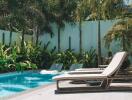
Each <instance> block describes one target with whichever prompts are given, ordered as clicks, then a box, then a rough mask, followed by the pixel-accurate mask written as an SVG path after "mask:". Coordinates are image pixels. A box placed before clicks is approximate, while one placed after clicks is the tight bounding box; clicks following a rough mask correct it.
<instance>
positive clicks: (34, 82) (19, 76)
mask: <svg viewBox="0 0 132 100" xmlns="http://www.w3.org/2000/svg"><path fill="white" fill-rule="evenodd" d="M53 76H55V75H51V74H40V72H39V71H28V72H13V73H7V74H0V97H6V96H10V95H13V94H16V93H19V92H21V91H25V90H28V89H31V88H35V87H38V86H41V85H47V84H50V83H53V80H52V77H53Z"/></svg>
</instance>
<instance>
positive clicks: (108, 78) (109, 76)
mask: <svg viewBox="0 0 132 100" xmlns="http://www.w3.org/2000/svg"><path fill="white" fill-rule="evenodd" d="M126 57H127V53H126V52H118V53H116V54H115V56H114V57H113V59H112V61H111V62H110V64H109V65H108V67H107V68H106V69H105V70H104V71H103V72H102V73H100V74H63V75H59V76H55V77H53V79H54V80H56V84H57V90H56V91H57V92H59V91H61V92H62V91H63V90H64V91H65V90H67V89H68V88H63V87H59V82H60V81H65V80H81V81H87V80H99V81H102V82H101V84H100V89H101V90H108V88H109V85H110V83H111V82H112V80H113V79H114V77H115V75H116V74H117V72H118V71H119V69H120V67H121V65H122V63H123V62H124V60H125V58H126ZM82 88H83V87H82ZM86 88H88V89H86ZM89 88H90V89H89ZM71 89H73V88H71ZM71 89H70V91H71ZM76 89H77V88H75V90H76ZM97 89H98V88H95V90H96V91H97ZM73 90H74V89H73ZM80 90H81V87H80ZM85 90H87V91H94V88H91V87H85Z"/></svg>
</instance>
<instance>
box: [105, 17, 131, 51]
mask: <svg viewBox="0 0 132 100" xmlns="http://www.w3.org/2000/svg"><path fill="white" fill-rule="evenodd" d="M131 33H132V19H131V18H129V19H127V20H120V21H118V22H117V23H116V24H115V25H113V27H112V29H110V30H109V32H108V33H107V34H106V35H105V37H104V40H105V45H106V47H107V48H110V45H111V44H112V41H120V45H121V48H122V50H127V51H129V50H130V51H131V47H132V44H131V42H132V39H131V38H132V34H131Z"/></svg>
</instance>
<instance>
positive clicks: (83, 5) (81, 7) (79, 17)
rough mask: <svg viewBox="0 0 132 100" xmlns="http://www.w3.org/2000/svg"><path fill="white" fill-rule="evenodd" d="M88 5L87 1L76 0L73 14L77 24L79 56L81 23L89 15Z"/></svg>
mask: <svg viewBox="0 0 132 100" xmlns="http://www.w3.org/2000/svg"><path fill="white" fill-rule="evenodd" d="M89 12H90V11H89V4H88V0H78V2H77V8H76V12H75V19H76V21H77V22H79V37H80V40H79V46H80V54H81V53H82V48H83V47H82V44H83V43H82V22H83V21H84V20H85V19H86V17H87V16H88V15H89Z"/></svg>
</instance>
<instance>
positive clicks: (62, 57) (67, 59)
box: [55, 49, 77, 69]
mask: <svg viewBox="0 0 132 100" xmlns="http://www.w3.org/2000/svg"><path fill="white" fill-rule="evenodd" d="M55 62H56V63H63V65H64V69H68V68H69V66H70V65H71V64H73V63H77V58H76V54H75V53H74V52H73V50H69V49H67V50H66V51H64V52H59V53H57V54H56V60H55Z"/></svg>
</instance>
